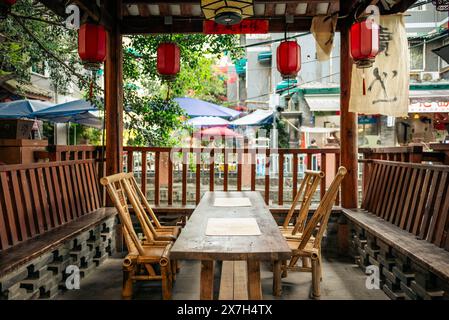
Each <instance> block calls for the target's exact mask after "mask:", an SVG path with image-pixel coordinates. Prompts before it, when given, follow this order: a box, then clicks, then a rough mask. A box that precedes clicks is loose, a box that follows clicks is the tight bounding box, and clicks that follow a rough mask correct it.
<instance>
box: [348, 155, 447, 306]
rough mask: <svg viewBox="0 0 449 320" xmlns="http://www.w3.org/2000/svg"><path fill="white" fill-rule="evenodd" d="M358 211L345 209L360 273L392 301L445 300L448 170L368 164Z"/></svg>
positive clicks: (382, 162) (430, 167) (436, 167)
mask: <svg viewBox="0 0 449 320" xmlns="http://www.w3.org/2000/svg"><path fill="white" fill-rule="evenodd" d="M365 166H367V168H365V172H367V173H368V178H367V180H366V184H365V188H364V192H363V199H362V204H361V208H360V209H343V213H344V215H345V216H346V217H347V218H348V219H349V221H350V224H351V225H352V230H353V233H352V238H351V243H352V249H353V255H354V256H355V257H356V259H357V262H358V263H359V265H360V266H361V267H363V268H366V267H367V266H369V265H376V266H378V267H379V268H380V269H379V270H380V276H381V280H382V282H383V286H382V288H383V289H384V291H385V292H386V293H387V294H388V295H389V296H390V297H391V298H394V299H404V298H406V299H434V298H442V299H449V236H448V232H449V179H448V174H449V166H442V165H428V164H415V163H403V162H391V161H382V160H372V161H367V162H365Z"/></svg>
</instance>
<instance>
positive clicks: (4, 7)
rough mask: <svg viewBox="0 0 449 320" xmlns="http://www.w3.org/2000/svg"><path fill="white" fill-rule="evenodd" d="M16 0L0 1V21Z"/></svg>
mask: <svg viewBox="0 0 449 320" xmlns="http://www.w3.org/2000/svg"><path fill="white" fill-rule="evenodd" d="M16 2H17V0H0V19H5V18H6V16H7V15H8V13H9V12H10V11H11V7H12V6H13V5H14V4H15V3H16Z"/></svg>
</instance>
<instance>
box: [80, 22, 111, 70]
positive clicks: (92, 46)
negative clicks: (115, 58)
mask: <svg viewBox="0 0 449 320" xmlns="http://www.w3.org/2000/svg"><path fill="white" fill-rule="evenodd" d="M78 54H79V56H80V58H81V60H82V61H83V64H84V66H85V67H86V68H87V69H99V68H100V64H101V63H102V62H103V61H104V60H105V58H106V31H105V30H104V27H103V26H102V25H99V24H93V23H85V24H83V25H81V27H80V29H79V30H78Z"/></svg>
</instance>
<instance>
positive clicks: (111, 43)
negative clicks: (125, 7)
mask: <svg viewBox="0 0 449 320" xmlns="http://www.w3.org/2000/svg"><path fill="white" fill-rule="evenodd" d="M106 9H107V11H109V12H116V13H117V16H115V17H113V18H114V20H115V21H114V22H113V23H112V26H111V30H108V36H107V48H106V50H107V56H106V62H105V67H104V71H105V72H104V99H105V111H106V112H105V117H106V119H105V120H106V121H105V122H106V175H111V174H114V173H118V172H121V171H122V161H123V159H122V158H123V156H122V153H123V77H122V67H123V66H122V64H123V59H122V35H121V33H120V29H119V22H118V20H119V19H120V12H121V0H110V1H107V3H106ZM107 205H108V206H111V205H112V203H111V201H110V199H109V198H108V200H107Z"/></svg>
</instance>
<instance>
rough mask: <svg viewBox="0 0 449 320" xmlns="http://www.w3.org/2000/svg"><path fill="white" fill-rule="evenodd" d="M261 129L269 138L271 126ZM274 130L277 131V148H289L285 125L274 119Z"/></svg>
mask: <svg viewBox="0 0 449 320" xmlns="http://www.w3.org/2000/svg"><path fill="white" fill-rule="evenodd" d="M261 129H263V130H266V134H267V136H270V133H271V130H272V129H273V125H272V124H266V125H264V126H261ZM276 129H277V130H278V147H279V148H289V147H290V145H289V140H290V136H289V134H288V131H287V124H286V123H285V121H283V120H282V119H276Z"/></svg>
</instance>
